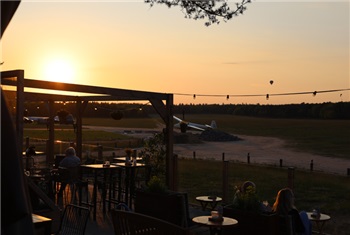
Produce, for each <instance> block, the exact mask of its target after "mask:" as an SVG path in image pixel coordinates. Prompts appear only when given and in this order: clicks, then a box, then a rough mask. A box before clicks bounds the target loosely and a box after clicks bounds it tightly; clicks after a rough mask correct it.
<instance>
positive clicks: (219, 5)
mask: <svg viewBox="0 0 350 235" xmlns="http://www.w3.org/2000/svg"><path fill="white" fill-rule="evenodd" d="M145 2H146V3H149V4H150V5H151V6H153V5H154V4H155V3H158V4H165V5H166V6H168V7H169V8H171V7H173V6H179V7H181V10H182V11H183V12H184V14H185V17H186V18H190V19H194V20H198V19H206V22H205V25H206V26H209V25H211V24H215V23H216V24H219V23H220V19H222V20H223V21H225V22H226V21H227V20H230V19H232V18H233V17H234V16H238V15H239V14H243V12H244V11H245V10H246V9H247V8H246V6H245V5H246V4H247V3H250V2H251V0H240V2H239V3H236V4H235V7H236V8H235V9H234V10H231V9H230V7H229V6H228V4H227V0H197V1H193V0H145Z"/></svg>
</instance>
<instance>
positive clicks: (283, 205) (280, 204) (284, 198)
mask: <svg viewBox="0 0 350 235" xmlns="http://www.w3.org/2000/svg"><path fill="white" fill-rule="evenodd" d="M272 211H273V212H275V213H277V214H278V215H280V216H281V230H282V233H283V234H311V223H310V221H308V219H307V216H306V220H307V221H303V220H302V218H303V219H305V216H303V215H301V214H303V213H305V212H301V214H300V213H299V211H298V210H297V209H296V207H295V205H294V193H293V191H292V190H291V189H290V188H284V189H281V190H280V191H278V193H277V197H276V201H275V203H274V204H273V206H272Z"/></svg>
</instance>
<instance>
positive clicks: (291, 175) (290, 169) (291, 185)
mask: <svg viewBox="0 0 350 235" xmlns="http://www.w3.org/2000/svg"><path fill="white" fill-rule="evenodd" d="M288 187H289V188H290V189H292V190H294V167H288Z"/></svg>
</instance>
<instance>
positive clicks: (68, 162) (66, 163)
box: [59, 147, 81, 168]
mask: <svg viewBox="0 0 350 235" xmlns="http://www.w3.org/2000/svg"><path fill="white" fill-rule="evenodd" d="M80 163H81V161H80V158H79V157H77V156H76V155H75V149H74V148H73V147H69V148H67V149H66V157H65V158H63V159H62V161H61V162H60V164H59V166H60V167H65V168H71V167H77V166H80Z"/></svg>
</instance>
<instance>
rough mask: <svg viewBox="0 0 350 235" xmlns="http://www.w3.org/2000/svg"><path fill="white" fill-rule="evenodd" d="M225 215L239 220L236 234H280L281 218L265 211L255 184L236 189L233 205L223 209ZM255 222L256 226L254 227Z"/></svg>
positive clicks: (247, 184)
mask: <svg viewBox="0 0 350 235" xmlns="http://www.w3.org/2000/svg"><path fill="white" fill-rule="evenodd" d="M223 215H224V216H227V217H231V218H235V219H237V220H238V227H237V231H235V234H262V235H264V234H266V235H267V234H269V235H272V234H278V231H279V218H278V216H277V215H275V214H271V213H268V212H267V211H265V210H264V207H263V204H262V203H261V201H260V200H259V197H258V194H257V191H256V187H255V184H254V183H253V182H251V181H246V182H244V184H243V185H242V186H241V187H235V196H234V199H233V202H232V204H229V205H226V206H224V208H223ZM252 221H254V226H252Z"/></svg>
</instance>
